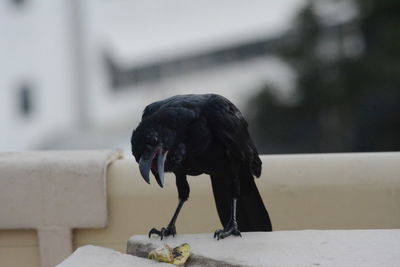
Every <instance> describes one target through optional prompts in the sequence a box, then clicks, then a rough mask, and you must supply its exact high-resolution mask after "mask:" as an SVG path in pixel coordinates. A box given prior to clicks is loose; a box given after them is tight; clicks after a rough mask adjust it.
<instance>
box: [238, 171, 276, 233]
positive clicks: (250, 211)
mask: <svg viewBox="0 0 400 267" xmlns="http://www.w3.org/2000/svg"><path fill="white" fill-rule="evenodd" d="M250 183H252V185H251V190H249V191H248V192H246V194H241V195H240V198H239V199H238V202H237V222H238V226H239V230H240V231H242V232H255V231H272V225H271V220H270V218H269V214H268V211H267V209H266V208H265V206H264V203H263V200H262V198H261V196H260V193H259V192H258V189H257V186H256V184H255V182H254V179H252V180H251V182H250Z"/></svg>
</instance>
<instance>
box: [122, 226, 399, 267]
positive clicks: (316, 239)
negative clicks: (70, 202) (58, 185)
mask: <svg viewBox="0 0 400 267" xmlns="http://www.w3.org/2000/svg"><path fill="white" fill-rule="evenodd" d="M242 234H243V238H239V237H228V238H227V239H224V240H220V241H216V240H214V239H213V237H212V234H198V235H179V236H177V237H175V238H167V239H165V240H163V241H160V239H159V238H156V237H154V238H151V239H149V238H148V237H147V236H144V235H140V236H133V237H131V238H130V239H129V241H128V249H127V252H128V253H129V254H132V255H135V256H141V257H143V256H144V255H147V253H148V252H149V251H150V250H151V249H154V248H156V247H158V246H160V244H161V243H162V242H166V243H168V245H170V246H176V245H179V244H181V243H185V242H186V243H189V244H190V246H191V247H192V251H191V252H192V253H191V259H190V261H189V262H188V263H187V265H186V266H271V267H272V266H280V267H285V266H287V267H292V266H349V267H356V266H360V267H369V266H376V267H378V266H379V267H380V266H399V264H400V253H399V251H400V230H304V231H277V232H271V233H266V232H258V233H256V232H253V233H242Z"/></svg>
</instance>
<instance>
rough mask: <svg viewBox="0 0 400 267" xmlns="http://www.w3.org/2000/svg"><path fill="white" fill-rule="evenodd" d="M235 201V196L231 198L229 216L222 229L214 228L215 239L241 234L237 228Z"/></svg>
mask: <svg viewBox="0 0 400 267" xmlns="http://www.w3.org/2000/svg"><path fill="white" fill-rule="evenodd" d="M236 202H237V198H233V199H232V205H231V218H230V220H229V222H228V223H227V225H226V226H225V227H224V229H222V230H216V231H215V232H214V238H217V240H220V239H223V238H225V237H227V236H230V235H235V236H242V235H241V234H240V231H239V229H238V224H237V221H236Z"/></svg>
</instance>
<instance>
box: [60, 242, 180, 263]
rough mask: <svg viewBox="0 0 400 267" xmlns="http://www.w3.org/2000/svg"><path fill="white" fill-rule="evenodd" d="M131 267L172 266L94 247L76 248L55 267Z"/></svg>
mask: <svg viewBox="0 0 400 267" xmlns="http://www.w3.org/2000/svg"><path fill="white" fill-rule="evenodd" d="M133 266H154V267H163V266H166V267H167V266H172V265H171V264H166V263H159V262H155V261H152V260H148V259H143V258H139V257H135V256H132V255H128V254H123V253H120V252H118V251H115V250H112V249H109V248H103V247H96V246H91V245H88V246H84V247H80V248H78V249H77V250H76V251H75V252H74V253H72V255H71V256H69V257H68V258H67V259H66V260H64V261H63V262H62V263H60V264H59V265H57V267H133Z"/></svg>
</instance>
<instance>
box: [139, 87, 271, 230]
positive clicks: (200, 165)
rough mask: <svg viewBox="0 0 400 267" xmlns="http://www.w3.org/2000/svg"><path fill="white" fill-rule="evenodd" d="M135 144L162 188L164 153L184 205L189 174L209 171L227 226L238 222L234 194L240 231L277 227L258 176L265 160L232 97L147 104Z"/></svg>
mask: <svg viewBox="0 0 400 267" xmlns="http://www.w3.org/2000/svg"><path fill="white" fill-rule="evenodd" d="M131 144H132V153H133V155H134V156H135V158H136V161H137V162H140V163H141V162H142V161H143V162H144V161H145V162H146V164H147V165H145V164H142V165H143V166H145V167H143V166H142V167H143V168H142V169H143V170H144V171H143V172H142V175H143V174H144V175H146V173H145V172H146V170H145V169H146V167H147V166H150V165H151V166H152V167H151V172H152V173H153V174H154V175H155V177H156V180H157V182H158V183H159V184H160V186H163V178H162V177H160V176H162V175H161V172H162V171H163V170H162V169H160V168H157V167H156V166H155V165H156V163H155V162H156V161H157V160H158V161H157V162H158V163H159V162H161V160H160V157H161V156H163V157H165V158H166V160H165V163H164V170H165V171H167V172H173V173H174V174H175V176H176V185H177V188H178V194H179V199H180V201H181V202H182V204H183V202H184V201H186V200H187V199H188V197H189V191H190V189H189V185H188V183H187V180H186V175H199V174H202V173H206V174H209V175H210V177H211V181H212V187H213V193H214V198H215V202H216V206H217V210H218V214H219V217H220V220H221V223H222V225H223V226H224V228H226V227H227V225H228V224H230V221H231V220H232V205H231V200H232V199H233V198H234V199H237V209H236V210H237V224H238V228H239V230H240V231H271V230H272V227H271V222H270V219H269V215H268V212H267V210H266V209H265V207H264V204H263V201H262V199H261V197H260V194H259V192H258V190H257V187H256V184H255V181H254V176H256V177H259V176H260V174H261V160H260V158H259V156H258V153H257V150H256V148H255V146H254V144H253V142H252V140H251V139H250V136H249V133H248V129H247V122H246V121H245V119H244V118H243V116H242V114H241V113H240V111H239V110H238V109H237V108H236V107H235V106H234V105H233V104H232V103H231V102H230V101H229V100H227V99H226V98H224V97H222V96H219V95H215V94H206V95H179V96H174V97H171V98H168V99H165V100H162V101H158V102H155V103H152V104H150V105H148V106H147V107H146V108H145V110H144V112H143V116H142V121H141V122H140V124H139V125H138V127H137V128H136V129H135V130H134V132H133V134H132V138H131ZM147 168H148V167H147ZM142 169H141V171H142ZM182 204H181V205H180V207H181V206H182ZM235 204H236V203H235ZM180 207H179V210H180ZM179 210H177V213H179ZM176 217H177V215H176V216H174V218H173V220H171V223H170V225H169V226H171V225H172V224H173V228H174V224H175V220H176ZM171 227H172V226H171ZM167 228H168V227H167ZM164 229H166V228H164ZM153 230H155V229H153ZM169 230H170V233H169V234H175V232H174V231H175V229H173V230H172V229H169ZM155 231H157V230H155ZM166 231H167V230H166ZM167 233H168V232H167ZM239 234H240V233H239ZM167 235H168V234H167ZM161 236H163V235H161ZM222 238H223V237H222Z"/></svg>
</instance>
